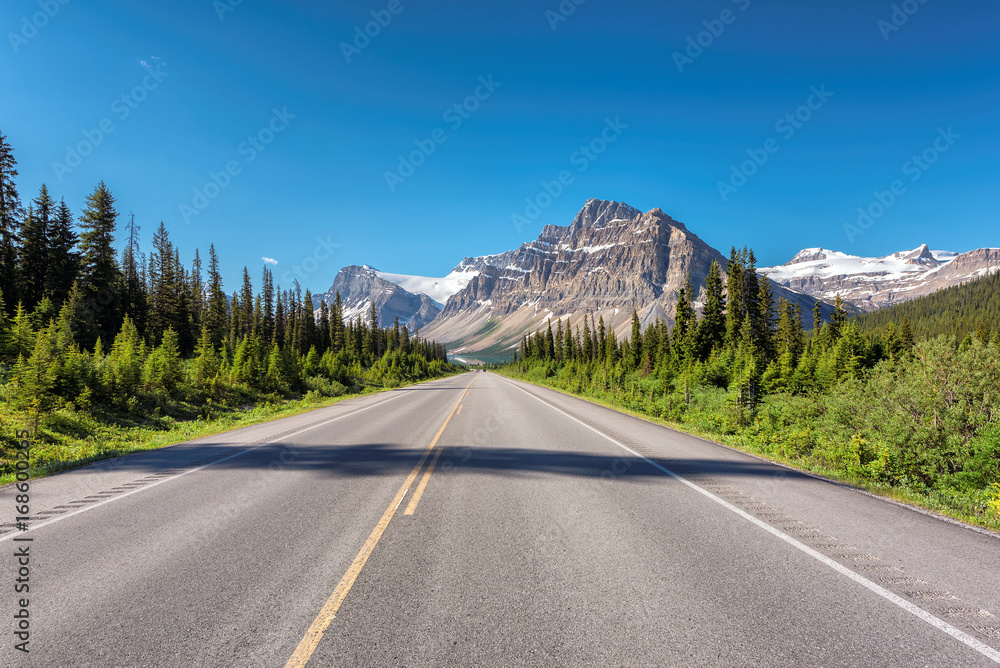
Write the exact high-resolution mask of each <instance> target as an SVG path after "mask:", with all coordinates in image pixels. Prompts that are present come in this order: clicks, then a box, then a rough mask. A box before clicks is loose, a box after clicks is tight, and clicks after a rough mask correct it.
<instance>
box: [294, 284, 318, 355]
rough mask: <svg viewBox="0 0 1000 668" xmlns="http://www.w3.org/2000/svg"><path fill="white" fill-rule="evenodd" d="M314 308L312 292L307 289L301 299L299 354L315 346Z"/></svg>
mask: <svg viewBox="0 0 1000 668" xmlns="http://www.w3.org/2000/svg"><path fill="white" fill-rule="evenodd" d="M317 338H318V337H317V335H316V307H315V305H314V304H313V298H312V292H311V291H310V290H309V289H308V288H307V289H306V294H305V296H304V297H303V298H302V347H301V348H300V349H299V352H301V353H303V354H304V353H307V352H308V351H309V349H310V348H312V347H313V346H315V345H316V341H317Z"/></svg>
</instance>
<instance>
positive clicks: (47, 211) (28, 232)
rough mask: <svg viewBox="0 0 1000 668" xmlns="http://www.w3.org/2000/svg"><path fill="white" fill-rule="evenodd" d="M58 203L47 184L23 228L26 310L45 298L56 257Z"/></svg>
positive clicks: (22, 269) (31, 207)
mask: <svg viewBox="0 0 1000 668" xmlns="http://www.w3.org/2000/svg"><path fill="white" fill-rule="evenodd" d="M55 213H56V203H55V201H54V200H53V199H52V196H51V195H49V190H48V188H46V186H45V184H42V188H41V190H40V191H39V193H38V197H37V198H35V200H34V201H33V202H32V203H31V205H30V206H29V207H28V215H27V216H26V217H25V219H24V225H23V226H22V228H21V300H22V301H23V302H24V306H25V308H28V309H29V310H30V309H33V308H35V306H36V305H37V304H38V302H40V301H42V297H43V296H44V295H45V283H46V278H47V273H48V271H49V266H50V264H49V263H50V261H51V259H52V253H51V250H50V248H49V241H50V239H51V236H52V225H53V219H54V218H55Z"/></svg>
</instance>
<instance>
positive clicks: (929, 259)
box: [896, 244, 941, 267]
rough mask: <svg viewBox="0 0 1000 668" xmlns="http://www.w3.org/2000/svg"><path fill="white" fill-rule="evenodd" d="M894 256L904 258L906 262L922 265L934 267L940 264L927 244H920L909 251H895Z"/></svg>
mask: <svg viewBox="0 0 1000 668" xmlns="http://www.w3.org/2000/svg"><path fill="white" fill-rule="evenodd" d="M896 256H897V257H899V259H901V260H905V261H906V263H907V264H919V265H921V266H924V267H936V266H938V265H939V264H941V262H939V261H938V259H937V258H935V257H934V255H933V254H932V253H931V249H930V246H928V245H927V244H921V245H920V246H918V247H917V248H914V249H913V250H911V251H904V252H902V253H896Z"/></svg>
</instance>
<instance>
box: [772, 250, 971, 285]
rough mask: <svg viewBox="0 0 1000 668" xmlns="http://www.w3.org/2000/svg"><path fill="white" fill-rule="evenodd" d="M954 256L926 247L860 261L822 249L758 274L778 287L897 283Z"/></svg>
mask: <svg viewBox="0 0 1000 668" xmlns="http://www.w3.org/2000/svg"><path fill="white" fill-rule="evenodd" d="M958 255H959V254H958V253H955V252H953V251H932V250H929V249H928V247H927V245H926V244H924V245H922V246H918V247H917V248H915V249H913V250H910V251H900V252H898V253H892V254H891V255H886V256H885V257H862V256H859V255H849V254H847V253H842V252H840V251H834V250H828V249H825V248H805V249H803V250H801V251H799V252H798V253H797V254H796V255H795V257H793V258H792V259H791V260H789V261H788V262H787V263H785V264H783V265H780V266H777V267H763V268H761V269H759V270H758V271H760V272H761V273H764V274H767V276H768V277H769V278H771V279H772V280H775V281H778V282H779V283H780V282H783V281H791V280H794V279H796V278H803V277H806V276H816V277H818V278H832V277H834V276H858V277H860V276H866V277H868V278H869V279H870V280H873V281H876V280H877V281H898V280H901V279H905V278H911V277H913V276H915V275H918V274H925V273H927V272H928V271H933V270H935V269H938V268H940V267H941V266H944V265H945V264H947V263H949V262H951V261H952V260H953V259H955V258H956V257H957V256H958Z"/></svg>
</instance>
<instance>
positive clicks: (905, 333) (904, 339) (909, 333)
mask: <svg viewBox="0 0 1000 668" xmlns="http://www.w3.org/2000/svg"><path fill="white" fill-rule="evenodd" d="M899 339H900V345H901V346H902V349H903V351H904V352H909V351H910V350H912V349H913V345H914V341H913V330H912V329H910V318H909V317H908V316H904V317H903V327H902V329H901V330H900V332H899Z"/></svg>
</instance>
